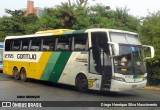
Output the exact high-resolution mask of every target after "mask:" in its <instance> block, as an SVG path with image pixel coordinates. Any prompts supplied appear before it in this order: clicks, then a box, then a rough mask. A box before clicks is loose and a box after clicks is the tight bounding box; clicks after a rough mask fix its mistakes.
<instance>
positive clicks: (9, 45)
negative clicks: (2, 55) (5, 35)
mask: <svg viewBox="0 0 160 110" xmlns="http://www.w3.org/2000/svg"><path fill="white" fill-rule="evenodd" d="M12 43H13V40H10V39H7V40H6V41H5V51H11V50H12Z"/></svg>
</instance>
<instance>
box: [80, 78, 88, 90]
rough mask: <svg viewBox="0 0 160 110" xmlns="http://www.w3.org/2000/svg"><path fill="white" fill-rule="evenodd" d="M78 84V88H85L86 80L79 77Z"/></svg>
mask: <svg viewBox="0 0 160 110" xmlns="http://www.w3.org/2000/svg"><path fill="white" fill-rule="evenodd" d="M79 86H80V88H83V89H85V88H87V81H86V79H83V78H81V79H80V83H79Z"/></svg>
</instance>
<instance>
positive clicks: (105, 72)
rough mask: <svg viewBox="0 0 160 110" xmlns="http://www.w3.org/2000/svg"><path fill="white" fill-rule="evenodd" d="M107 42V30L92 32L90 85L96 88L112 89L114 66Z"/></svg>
mask: <svg viewBox="0 0 160 110" xmlns="http://www.w3.org/2000/svg"><path fill="white" fill-rule="evenodd" d="M107 42H108V40H107V34H106V33H105V32H92V33H91V48H90V49H89V53H90V54H89V60H90V61H89V73H90V74H89V86H90V85H93V86H94V87H95V88H94V89H97V88H98V89H102V88H107V89H108V90H109V89H110V85H111V77H112V69H111V67H112V66H111V61H110V57H109V45H108V43H107ZM91 78H92V79H91ZM94 82H95V84H94Z"/></svg>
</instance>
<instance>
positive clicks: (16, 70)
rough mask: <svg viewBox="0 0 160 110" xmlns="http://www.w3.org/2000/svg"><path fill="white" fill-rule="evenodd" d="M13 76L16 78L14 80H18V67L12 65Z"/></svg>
mask: <svg viewBox="0 0 160 110" xmlns="http://www.w3.org/2000/svg"><path fill="white" fill-rule="evenodd" d="M12 74H13V77H14V79H16V80H19V79H20V75H19V72H18V68H17V67H14V68H13V73H12Z"/></svg>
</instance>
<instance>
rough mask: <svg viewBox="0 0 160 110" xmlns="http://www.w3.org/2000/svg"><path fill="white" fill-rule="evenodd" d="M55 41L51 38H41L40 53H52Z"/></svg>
mask: <svg viewBox="0 0 160 110" xmlns="http://www.w3.org/2000/svg"><path fill="white" fill-rule="evenodd" d="M55 40H56V38H55V37H53V36H49V37H48V36H46V37H43V45H42V51H54V50H55Z"/></svg>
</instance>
